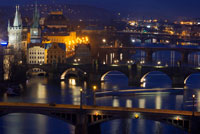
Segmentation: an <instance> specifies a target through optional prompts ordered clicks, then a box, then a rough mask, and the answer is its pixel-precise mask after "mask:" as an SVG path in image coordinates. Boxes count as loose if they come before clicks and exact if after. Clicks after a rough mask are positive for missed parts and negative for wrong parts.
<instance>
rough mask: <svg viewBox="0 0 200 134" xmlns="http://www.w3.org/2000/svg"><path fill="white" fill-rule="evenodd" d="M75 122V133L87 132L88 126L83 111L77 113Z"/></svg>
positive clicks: (84, 133) (83, 133)
mask: <svg viewBox="0 0 200 134" xmlns="http://www.w3.org/2000/svg"><path fill="white" fill-rule="evenodd" d="M77 117H78V118H77V124H76V125H75V134H88V126H87V119H86V115H85V114H83V113H80V114H78V116H77Z"/></svg>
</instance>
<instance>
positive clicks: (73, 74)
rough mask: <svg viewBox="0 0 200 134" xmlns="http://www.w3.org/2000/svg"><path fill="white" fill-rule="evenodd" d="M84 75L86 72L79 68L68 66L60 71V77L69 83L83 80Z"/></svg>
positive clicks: (73, 83) (74, 83) (72, 83)
mask: <svg viewBox="0 0 200 134" xmlns="http://www.w3.org/2000/svg"><path fill="white" fill-rule="evenodd" d="M86 75H87V73H86V72H84V71H83V70H81V69H78V68H69V69H67V70H66V71H64V72H63V73H62V75H61V77H60V79H61V80H67V81H68V83H69V84H70V85H76V84H77V83H78V82H79V81H83V80H84V79H85V76H86Z"/></svg>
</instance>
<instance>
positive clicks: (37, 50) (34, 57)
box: [27, 46, 45, 65]
mask: <svg viewBox="0 0 200 134" xmlns="http://www.w3.org/2000/svg"><path fill="white" fill-rule="evenodd" d="M44 62H45V49H44V47H42V46H33V47H30V48H29V49H28V54H27V63H28V64H39V65H42V64H44Z"/></svg>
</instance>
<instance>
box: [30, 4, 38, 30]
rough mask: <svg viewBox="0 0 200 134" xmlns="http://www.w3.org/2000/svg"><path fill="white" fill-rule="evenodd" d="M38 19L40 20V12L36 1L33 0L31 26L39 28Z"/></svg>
mask: <svg viewBox="0 0 200 134" xmlns="http://www.w3.org/2000/svg"><path fill="white" fill-rule="evenodd" d="M39 20H40V14H39V11H38V7H37V1H36V2H35V11H34V14H33V25H32V27H33V28H39Z"/></svg>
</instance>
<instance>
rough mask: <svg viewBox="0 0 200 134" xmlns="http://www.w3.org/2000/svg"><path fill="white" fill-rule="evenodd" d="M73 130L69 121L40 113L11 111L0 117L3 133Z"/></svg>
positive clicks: (50, 133)
mask: <svg viewBox="0 0 200 134" xmlns="http://www.w3.org/2000/svg"><path fill="white" fill-rule="evenodd" d="M11 128H12V129H11ZM73 131H74V126H73V125H71V124H70V123H66V122H64V121H62V120H59V119H56V118H53V117H50V116H46V115H42V114H32V113H12V114H7V115H5V116H2V117H1V118H0V133H3V134H36V133H37V134H45V133H48V134H56V133H59V134H61V133H62V134H69V132H70V133H71V132H73Z"/></svg>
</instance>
